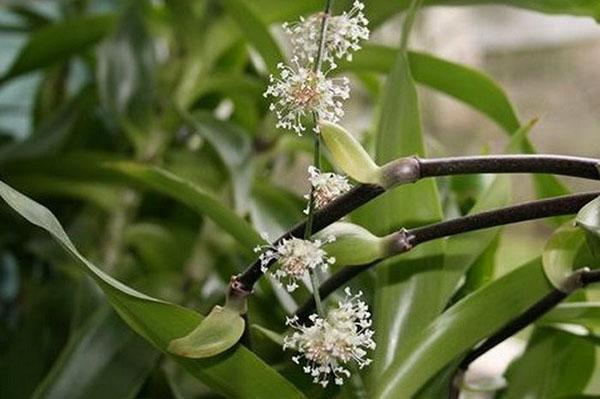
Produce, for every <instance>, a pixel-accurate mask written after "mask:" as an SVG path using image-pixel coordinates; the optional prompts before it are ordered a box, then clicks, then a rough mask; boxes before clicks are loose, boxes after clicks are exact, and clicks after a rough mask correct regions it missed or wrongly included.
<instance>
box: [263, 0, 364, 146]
mask: <svg viewBox="0 0 600 399" xmlns="http://www.w3.org/2000/svg"><path fill="white" fill-rule="evenodd" d="M363 8H364V4H363V3H361V2H360V1H358V0H357V1H355V2H354V5H353V7H352V9H351V10H350V12H344V13H343V14H342V15H337V16H331V17H329V19H328V24H327V29H326V31H325V41H324V48H323V53H322V54H321V57H322V61H325V62H327V63H329V70H328V71H327V72H323V71H321V70H320V68H318V67H319V65H316V64H315V63H317V59H316V58H317V55H318V53H319V46H320V40H319V36H320V34H321V24H322V23H323V18H325V17H326V15H325V14H324V13H320V14H316V15H313V16H310V17H308V18H301V19H300V21H299V22H295V23H292V24H287V23H286V24H284V25H283V28H284V30H285V32H286V33H288V34H289V35H290V38H291V42H292V46H293V49H294V56H293V58H292V64H293V66H292V67H291V66H287V65H283V64H280V65H278V69H279V77H275V76H273V75H271V76H270V77H269V81H270V85H269V86H268V87H267V90H266V91H265V93H264V94H263V95H264V96H265V97H269V96H270V97H272V98H273V102H272V103H271V104H270V106H269V109H270V110H271V111H273V112H275V116H276V117H277V127H278V128H282V129H287V130H293V131H295V132H296V133H298V134H299V135H301V134H302V133H303V132H304V131H305V130H306V126H305V119H306V117H307V116H310V115H315V116H316V117H317V119H318V120H323V121H329V122H338V121H339V120H340V118H341V117H342V116H343V115H344V110H343V109H342V100H346V99H348V97H350V88H349V86H348V79H347V78H337V79H333V78H327V76H326V75H327V73H328V72H329V71H331V70H332V69H334V68H336V64H335V59H336V58H344V57H345V58H346V59H351V58H352V54H351V53H352V51H356V50H358V49H360V44H359V43H360V41H361V40H366V39H368V38H369V30H368V29H367V24H368V21H367V19H366V18H365V16H364V14H363V12H362V10H363ZM300 62H303V64H301V63H300ZM314 129H315V131H316V132H318V126H315V127H314Z"/></svg>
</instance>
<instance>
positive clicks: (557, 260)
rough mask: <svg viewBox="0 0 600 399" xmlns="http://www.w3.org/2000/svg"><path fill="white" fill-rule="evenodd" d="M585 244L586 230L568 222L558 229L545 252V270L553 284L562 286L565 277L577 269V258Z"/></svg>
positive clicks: (558, 286)
mask: <svg viewBox="0 0 600 399" xmlns="http://www.w3.org/2000/svg"><path fill="white" fill-rule="evenodd" d="M584 246H585V234H584V232H583V231H582V230H581V229H579V228H577V227H574V226H573V225H572V223H569V222H567V223H566V224H565V225H564V226H562V227H561V228H559V229H558V230H556V231H555V232H554V233H553V234H552V236H551V237H550V239H549V240H548V242H547V244H546V248H545V249H544V254H543V257H542V258H543V262H544V270H545V272H546V275H547V276H548V279H549V280H550V281H551V282H552V284H553V285H554V286H555V287H557V288H561V287H562V284H563V281H564V279H565V278H566V277H567V276H569V274H571V273H572V272H573V270H574V269H575V260H576V259H577V256H578V255H579V252H580V251H581V249H582V248H583V247H584Z"/></svg>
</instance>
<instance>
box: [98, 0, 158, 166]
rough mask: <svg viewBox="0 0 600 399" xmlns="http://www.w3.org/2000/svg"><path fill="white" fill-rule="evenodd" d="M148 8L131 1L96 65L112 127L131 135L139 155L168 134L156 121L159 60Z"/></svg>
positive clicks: (102, 46)
mask: <svg viewBox="0 0 600 399" xmlns="http://www.w3.org/2000/svg"><path fill="white" fill-rule="evenodd" d="M145 7H146V6H145V5H144V3H143V2H132V3H128V5H127V6H126V7H125V8H124V11H123V13H122V15H120V17H119V21H118V23H117V24H116V27H115V31H114V33H113V34H112V35H111V36H110V37H109V38H108V39H107V40H105V41H104V42H103V43H102V44H101V46H99V49H98V55H97V65H96V78H97V87H98V97H99V99H100V103H101V105H102V108H103V111H104V112H105V114H106V116H108V118H107V120H108V122H110V123H111V126H110V127H111V129H112V130H113V131H117V130H118V129H122V130H123V131H124V132H125V133H126V134H128V135H129V138H130V140H131V141H132V143H133V144H134V145H135V147H136V150H137V152H138V157H148V156H149V155H148V153H147V152H148V148H149V147H152V148H156V147H160V145H159V142H160V140H159V139H160V138H162V137H161V136H164V135H165V134H164V133H165V132H159V131H158V127H157V123H155V116H156V113H155V110H156V98H157V93H156V87H157V86H158V82H157V81H156V79H155V76H156V69H157V63H158V61H157V55H156V43H154V41H153V40H154V38H153V37H152V36H151V35H150V32H149V27H148V26H147V24H148V21H147V18H145V17H146V15H145V11H146V10H145ZM150 155H152V154H150Z"/></svg>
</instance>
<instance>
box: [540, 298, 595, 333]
mask: <svg viewBox="0 0 600 399" xmlns="http://www.w3.org/2000/svg"><path fill="white" fill-rule="evenodd" d="M537 323H538V324H540V325H550V324H555V323H566V324H580V325H582V326H584V327H587V328H590V329H596V328H600V302H569V303H563V304H560V305H558V306H556V307H555V308H554V309H552V310H551V311H549V312H548V313H546V314H545V315H544V316H543V317H542V318H541V319H540V320H539V321H538V322H537Z"/></svg>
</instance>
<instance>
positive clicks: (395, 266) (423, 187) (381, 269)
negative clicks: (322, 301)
mask: <svg viewBox="0 0 600 399" xmlns="http://www.w3.org/2000/svg"><path fill="white" fill-rule="evenodd" d="M407 18H409V19H410V17H407ZM408 28H409V26H408V25H405V31H406V30H408ZM402 40H403V42H405V41H406V40H407V32H405V33H404V35H403V38H402ZM409 155H420V156H424V155H425V149H424V144H423V136H422V132H421V121H420V112H419V103H418V97H417V91H416V87H415V84H414V80H413V78H412V75H411V70H410V65H409V63H408V59H407V55H406V49H405V46H401V49H400V50H399V51H398V52H397V54H396V59H395V63H394V66H393V68H392V70H391V72H390V75H389V76H388V78H387V81H386V84H385V88H384V92H383V96H382V103H381V105H380V109H379V121H378V124H377V135H376V159H375V161H376V162H377V163H378V164H380V165H382V164H385V163H387V162H389V161H392V160H394V159H396V158H399V157H403V156H409ZM442 216H443V215H442V210H441V206H440V200H439V195H438V192H437V188H436V184H435V181H434V180H433V179H426V180H421V181H419V182H417V183H415V184H412V185H406V186H402V187H399V188H397V189H395V190H391V191H388V192H386V193H385V194H383V195H382V196H380V197H379V198H377V199H376V200H374V201H371V202H370V203H369V204H367V205H366V206H364V207H363V208H362V209H360V211H359V212H358V213H356V214H355V216H354V217H355V219H354V220H357V221H358V222H359V224H361V225H363V226H365V227H366V228H367V229H368V230H370V231H372V232H373V233H374V234H376V235H379V236H383V235H386V234H388V233H390V232H392V231H396V230H398V229H400V228H403V227H412V226H415V225H422V224H427V223H432V222H436V221H439V220H441V219H442ZM443 248H444V243H443V242H442V241H436V242H432V243H428V244H425V245H423V246H420V247H418V248H416V249H415V250H414V251H411V253H409V254H407V255H406V256H400V257H395V258H392V259H389V260H387V261H384V262H382V263H381V264H380V265H378V266H377V268H376V275H377V286H376V288H375V306H374V314H376V315H377V316H376V317H375V321H374V326H375V328H374V329H375V331H377V334H378V336H377V337H378V338H377V348H376V349H375V353H374V357H373V358H374V362H373V365H372V366H371V367H370V369H369V375H368V381H367V383H368V386H369V389H370V390H376V389H377V386H378V385H380V384H382V383H385V382H384V380H381V376H382V374H383V372H384V371H385V370H386V368H387V367H388V366H389V364H390V363H391V362H392V361H393V359H395V358H396V357H397V355H398V352H399V351H400V350H401V347H402V345H403V342H404V341H406V340H407V339H409V337H412V336H414V335H417V334H421V333H422V330H423V328H425V326H427V325H428V324H429V323H430V322H431V320H433V319H434V318H435V317H436V316H437V315H438V314H439V313H440V312H441V310H442V309H443V304H442V303H441V301H440V300H439V296H438V295H437V292H438V289H439V284H440V282H441V278H442V267H443ZM373 397H376V396H373Z"/></svg>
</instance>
